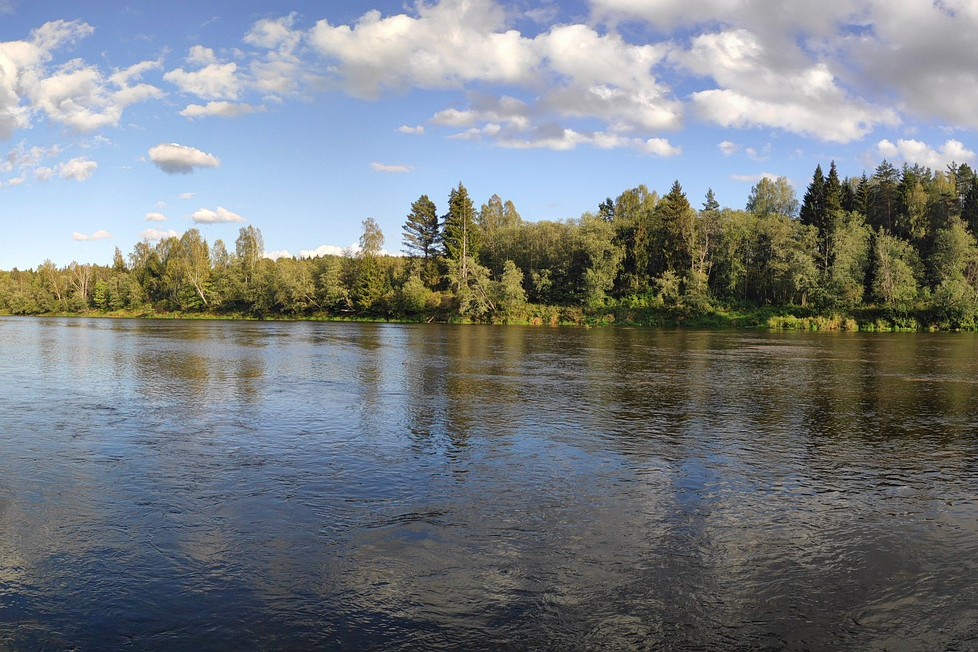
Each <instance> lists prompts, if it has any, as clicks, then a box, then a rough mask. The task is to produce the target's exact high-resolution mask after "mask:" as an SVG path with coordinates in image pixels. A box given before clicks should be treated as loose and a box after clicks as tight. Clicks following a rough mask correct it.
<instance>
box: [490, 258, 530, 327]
mask: <svg viewBox="0 0 978 652" xmlns="http://www.w3.org/2000/svg"><path fill="white" fill-rule="evenodd" d="M526 304H527V300H526V290H524V289H523V272H522V271H520V268H519V267H517V266H516V264H515V263H514V262H513V261H511V260H507V261H506V262H505V264H504V265H503V274H502V278H501V279H500V281H499V284H498V289H497V291H496V306H497V309H498V310H499V312H500V313H501V314H502V315H503V316H504V317H506V318H507V319H522V318H523V317H524V314H525V312H526Z"/></svg>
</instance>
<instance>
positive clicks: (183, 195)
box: [177, 192, 197, 199]
mask: <svg viewBox="0 0 978 652" xmlns="http://www.w3.org/2000/svg"><path fill="white" fill-rule="evenodd" d="M196 196H197V193H195V192H184V193H181V194H180V195H179V196H178V197H177V199H193V198H194V197H196Z"/></svg>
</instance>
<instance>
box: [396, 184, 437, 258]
mask: <svg viewBox="0 0 978 652" xmlns="http://www.w3.org/2000/svg"><path fill="white" fill-rule="evenodd" d="M403 230H404V236H403V237H404V240H403V242H404V247H405V251H406V252H407V253H413V254H415V255H417V256H420V257H421V258H422V259H423V260H424V261H425V262H427V261H429V260H430V259H432V258H434V256H435V255H436V254H437V252H438V237H439V234H440V225H439V223H438V209H437V208H436V207H435V202H433V201H431V200H430V199H429V198H428V195H421V197H419V198H418V200H417V201H415V202H414V203H412V204H411V212H410V213H408V216H407V221H406V222H405V223H404V227H403Z"/></svg>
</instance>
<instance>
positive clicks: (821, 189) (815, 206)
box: [798, 165, 826, 230]
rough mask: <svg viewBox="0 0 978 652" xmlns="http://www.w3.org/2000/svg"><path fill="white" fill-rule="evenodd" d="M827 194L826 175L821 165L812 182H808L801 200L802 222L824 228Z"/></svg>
mask: <svg viewBox="0 0 978 652" xmlns="http://www.w3.org/2000/svg"><path fill="white" fill-rule="evenodd" d="M825 195H826V189H825V175H824V174H823V173H822V166H821V165H819V166H817V167H816V168H815V174H814V175H812V182H811V183H810V184H808V190H806V191H805V196H804V197H803V198H802V200H801V212H800V213H799V214H798V217H799V219H800V220H801V223H802V224H805V225H806V226H814V227H816V228H818V229H819V230H821V229H822V226H823V224H824V222H825V199H826V197H825Z"/></svg>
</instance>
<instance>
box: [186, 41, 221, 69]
mask: <svg viewBox="0 0 978 652" xmlns="http://www.w3.org/2000/svg"><path fill="white" fill-rule="evenodd" d="M186 61H187V63H189V64H190V65H193V66H202V67H203V66H209V65H211V64H213V63H217V56H216V55H215V54H214V50H212V49H211V48H206V47H204V46H203V45H195V46H193V47H192V48H190V52H189V53H188V54H187V59H186Z"/></svg>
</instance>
